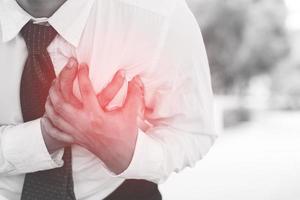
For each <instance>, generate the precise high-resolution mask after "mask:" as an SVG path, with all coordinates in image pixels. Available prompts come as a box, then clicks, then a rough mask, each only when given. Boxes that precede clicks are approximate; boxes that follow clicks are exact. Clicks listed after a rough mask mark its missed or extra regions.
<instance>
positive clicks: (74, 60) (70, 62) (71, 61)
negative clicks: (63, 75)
mask: <svg viewBox="0 0 300 200" xmlns="http://www.w3.org/2000/svg"><path fill="white" fill-rule="evenodd" d="M76 65H77V62H76V59H75V58H70V60H69V64H68V65H67V67H68V68H69V69H72V68H74V67H76Z"/></svg>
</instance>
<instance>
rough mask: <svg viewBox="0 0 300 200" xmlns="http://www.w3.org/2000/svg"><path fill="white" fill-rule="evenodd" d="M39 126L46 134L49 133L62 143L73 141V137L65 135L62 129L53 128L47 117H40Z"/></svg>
mask: <svg viewBox="0 0 300 200" xmlns="http://www.w3.org/2000/svg"><path fill="white" fill-rule="evenodd" d="M41 126H42V128H43V129H44V130H46V131H47V134H49V135H50V136H51V137H52V138H54V139H56V140H58V141H61V142H64V143H74V139H73V137H72V136H70V135H67V134H65V133H63V132H62V131H60V130H59V129H57V128H55V127H54V126H53V125H52V123H51V122H50V120H49V119H47V118H45V117H44V118H42V119H41Z"/></svg>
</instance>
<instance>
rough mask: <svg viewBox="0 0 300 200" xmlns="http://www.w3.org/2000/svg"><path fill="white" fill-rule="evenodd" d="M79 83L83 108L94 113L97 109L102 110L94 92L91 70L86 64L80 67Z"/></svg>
mask: <svg viewBox="0 0 300 200" xmlns="http://www.w3.org/2000/svg"><path fill="white" fill-rule="evenodd" d="M78 82H79V89H80V93H81V98H82V102H83V106H84V107H85V108H86V109H88V110H90V111H94V110H95V109H97V110H101V108H100V105H99V102H98V99H97V96H96V94H95V92H94V89H93V86H92V83H91V80H90V78H89V69H88V66H87V65H86V64H82V65H80V68H79V72H78Z"/></svg>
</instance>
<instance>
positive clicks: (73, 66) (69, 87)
mask: <svg viewBox="0 0 300 200" xmlns="http://www.w3.org/2000/svg"><path fill="white" fill-rule="evenodd" d="M77 68H78V63H77V61H76V59H74V58H70V60H69V62H68V63H67V65H66V66H65V68H64V69H63V70H62V71H61V73H60V75H59V84H60V88H61V93H62V96H63V97H64V98H65V100H66V101H67V102H69V103H71V104H72V105H73V106H75V107H80V105H81V103H80V101H79V100H78V99H77V98H76V97H75V96H74V94H73V83H74V80H75V78H76V75H77Z"/></svg>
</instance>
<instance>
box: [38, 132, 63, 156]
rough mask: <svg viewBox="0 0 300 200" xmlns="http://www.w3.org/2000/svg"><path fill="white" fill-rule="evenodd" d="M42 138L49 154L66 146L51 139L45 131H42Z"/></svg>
mask: <svg viewBox="0 0 300 200" xmlns="http://www.w3.org/2000/svg"><path fill="white" fill-rule="evenodd" d="M42 136H43V139H44V143H45V145H46V148H47V150H48V153H49V154H53V153H54V152H55V151H58V150H59V149H62V148H64V146H65V144H64V143H63V142H60V141H58V140H56V139H54V138H53V137H51V136H50V135H49V134H47V132H46V131H45V130H43V129H42Z"/></svg>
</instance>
